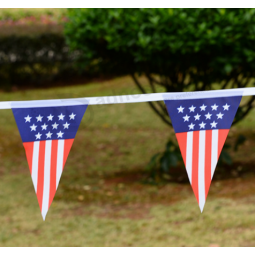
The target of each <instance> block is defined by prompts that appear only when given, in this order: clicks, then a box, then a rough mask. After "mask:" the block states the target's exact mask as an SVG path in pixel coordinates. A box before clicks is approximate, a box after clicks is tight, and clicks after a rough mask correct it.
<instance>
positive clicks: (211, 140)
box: [165, 95, 242, 212]
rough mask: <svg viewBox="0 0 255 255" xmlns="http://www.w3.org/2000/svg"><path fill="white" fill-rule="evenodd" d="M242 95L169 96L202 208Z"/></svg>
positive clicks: (167, 103)
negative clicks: (185, 97)
mask: <svg viewBox="0 0 255 255" xmlns="http://www.w3.org/2000/svg"><path fill="white" fill-rule="evenodd" d="M241 99H242V96H241V95H238V96H228V97H210V98H198V99H181V100H179V99H177V100H165V104H166V107H167V110H168V113H169V116H170V118H171V121H172V124H173V128H174V131H175V134H176V138H177V141H178V143H179V147H180V151H181V154H182V158H183V161H184V164H185V167H186V171H187V174H188V178H189V181H190V184H191V186H192V189H193V192H194V194H195V197H196V199H197V202H198V204H199V207H200V210H201V212H202V211H203V208H204V205H205V201H206V197H207V195H208V191H209V188H210V184H211V180H212V178H213V174H214V171H215V168H216V165H217V162H218V159H219V156H220V153H221V150H222V148H223V145H224V143H225V140H226V138H227V135H228V132H229V129H230V127H231V124H232V122H233V119H234V117H235V114H236V111H237V109H238V107H239V104H240V101H241Z"/></svg>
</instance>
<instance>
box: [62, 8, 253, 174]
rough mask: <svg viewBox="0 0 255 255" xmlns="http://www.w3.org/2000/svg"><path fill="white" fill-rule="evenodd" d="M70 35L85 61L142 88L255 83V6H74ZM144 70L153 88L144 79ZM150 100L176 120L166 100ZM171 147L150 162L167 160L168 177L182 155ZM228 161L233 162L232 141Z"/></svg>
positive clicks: (244, 109) (247, 106) (243, 111)
mask: <svg viewBox="0 0 255 255" xmlns="http://www.w3.org/2000/svg"><path fill="white" fill-rule="evenodd" d="M65 35H66V38H67V43H68V45H69V47H70V49H71V50H79V51H80V55H79V58H78V61H79V65H80V67H83V68H87V67H89V69H90V70H91V71H92V72H95V73H101V72H103V73H109V74H111V75H130V76H131V77H132V78H133V80H134V84H136V86H137V87H138V88H139V90H140V91H141V93H151V92H185V91H203V90H213V89H227V88H243V87H248V86H251V85H253V78H254V76H255V51H254V44H255V10H254V9H70V10H69V11H68V22H67V23H66V25H65ZM141 75H144V76H145V77H146V78H147V81H148V84H149V85H150V86H149V87H148V86H146V87H145V86H143V85H142V84H141V83H140V82H139V80H138V79H137V76H141ZM254 99H255V97H254V96H252V97H250V98H247V100H246V101H245V102H243V104H242V105H241V106H240V107H239V109H238V112H237V114H236V117H235V119H234V122H233V124H236V123H238V122H239V121H240V120H242V119H243V118H244V117H245V116H246V115H247V114H248V113H249V111H250V110H251V109H252V105H253V102H254ZM149 105H150V107H151V108H152V109H153V110H154V112H155V113H156V114H157V115H158V116H159V117H160V118H161V119H162V121H164V122H165V123H166V124H167V125H169V126H172V124H171V120H170V119H169V116H168V113H167V110H166V107H165V105H164V102H161V101H159V102H149ZM170 143H171V142H170ZM169 145H170V144H169V143H167V145H166V150H165V152H164V153H163V155H161V157H159V155H157V154H156V155H155V156H153V157H152V159H151V163H150V165H151V164H152V162H154V165H153V168H151V169H154V168H155V166H157V162H159V163H160V167H159V169H160V170H161V171H160V172H161V175H162V176H165V172H166V169H169V168H170V167H171V166H176V164H177V163H176V162H177V161H178V160H177V159H178V158H179V151H178V149H177V150H172V151H169V148H171V147H173V144H171V146H170V147H169ZM157 159H159V160H157ZM179 160H180V159H179ZM222 160H223V161H225V162H228V163H230V162H231V160H230V156H229V154H228V152H227V147H226V146H225V148H224V150H223V153H222V156H221V161H222ZM153 173H155V172H153Z"/></svg>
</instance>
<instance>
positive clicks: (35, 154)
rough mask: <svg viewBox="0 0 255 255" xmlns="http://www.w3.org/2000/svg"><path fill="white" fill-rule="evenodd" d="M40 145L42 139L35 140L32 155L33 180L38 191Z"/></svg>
mask: <svg viewBox="0 0 255 255" xmlns="http://www.w3.org/2000/svg"><path fill="white" fill-rule="evenodd" d="M39 146H40V141H36V142H34V149H33V156H32V181H33V184H34V188H35V193H36V192H37V180H38V159H39Z"/></svg>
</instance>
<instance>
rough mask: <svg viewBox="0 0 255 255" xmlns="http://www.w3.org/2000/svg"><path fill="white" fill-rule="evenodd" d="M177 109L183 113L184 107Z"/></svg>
mask: <svg viewBox="0 0 255 255" xmlns="http://www.w3.org/2000/svg"><path fill="white" fill-rule="evenodd" d="M177 110H178V113H180V112H182V113H183V110H184V107H182V106H180V107H179V108H177ZM70 116H71V115H69V117H70Z"/></svg>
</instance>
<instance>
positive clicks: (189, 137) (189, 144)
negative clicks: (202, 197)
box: [186, 132, 193, 184]
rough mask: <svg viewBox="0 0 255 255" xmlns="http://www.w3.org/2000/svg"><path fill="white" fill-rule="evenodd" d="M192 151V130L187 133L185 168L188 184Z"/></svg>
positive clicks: (190, 179)
mask: <svg viewBox="0 0 255 255" xmlns="http://www.w3.org/2000/svg"><path fill="white" fill-rule="evenodd" d="M192 151H193V132H188V133H187V150H186V170H187V174H188V177H189V181H190V184H192V178H191V175H192Z"/></svg>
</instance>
